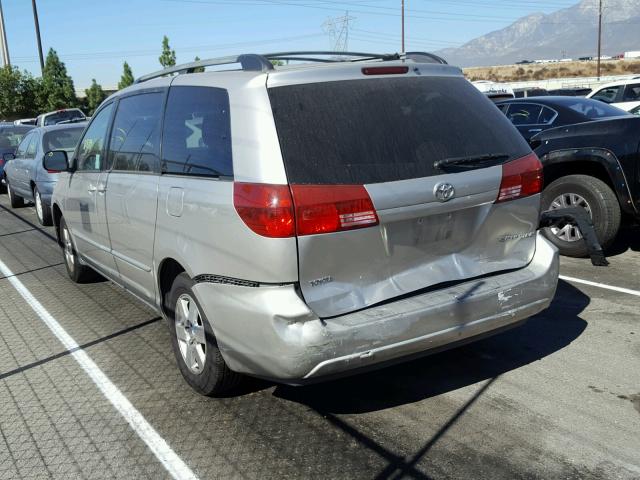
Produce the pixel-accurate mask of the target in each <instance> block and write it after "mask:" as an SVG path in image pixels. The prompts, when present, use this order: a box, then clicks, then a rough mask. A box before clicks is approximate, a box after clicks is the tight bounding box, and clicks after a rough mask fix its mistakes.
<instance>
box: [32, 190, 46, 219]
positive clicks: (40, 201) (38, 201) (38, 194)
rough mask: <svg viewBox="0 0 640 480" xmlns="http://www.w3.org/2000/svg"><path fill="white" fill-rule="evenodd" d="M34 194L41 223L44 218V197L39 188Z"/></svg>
mask: <svg viewBox="0 0 640 480" xmlns="http://www.w3.org/2000/svg"><path fill="white" fill-rule="evenodd" d="M34 196H35V204H36V215H38V220H40V223H42V222H43V219H44V215H43V210H42V198H41V197H40V192H39V191H38V189H37V188H36V193H35V195H34Z"/></svg>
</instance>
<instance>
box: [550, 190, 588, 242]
mask: <svg viewBox="0 0 640 480" xmlns="http://www.w3.org/2000/svg"><path fill="white" fill-rule="evenodd" d="M570 207H580V208H582V209H584V210H586V211H587V213H588V214H589V216H590V217H591V218H593V214H592V213H591V205H589V202H587V200H586V199H585V198H584V197H583V196H582V195H578V194H577V193H570V192H568V193H563V194H561V195H558V196H557V197H556V198H554V199H553V202H551V208H550V209H551V210H558V209H560V208H570ZM551 233H553V234H554V235H555V236H556V237H558V238H559V239H560V240H563V241H565V242H577V241H578V240H581V239H582V233H581V232H580V229H579V228H578V227H577V226H576V225H569V224H567V225H565V226H564V227H562V228H557V227H552V228H551Z"/></svg>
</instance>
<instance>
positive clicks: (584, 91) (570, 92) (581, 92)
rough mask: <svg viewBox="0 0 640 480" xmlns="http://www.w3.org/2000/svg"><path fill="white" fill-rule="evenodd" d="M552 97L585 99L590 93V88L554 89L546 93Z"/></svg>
mask: <svg viewBox="0 0 640 480" xmlns="http://www.w3.org/2000/svg"><path fill="white" fill-rule="evenodd" d="M548 93H549V95H552V96H564V97H586V96H587V95H589V94H590V93H591V89H590V88H582V87H575V88H556V89H553V90H549V91H548Z"/></svg>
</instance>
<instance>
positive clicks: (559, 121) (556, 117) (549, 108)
mask: <svg viewBox="0 0 640 480" xmlns="http://www.w3.org/2000/svg"><path fill="white" fill-rule="evenodd" d="M496 105H497V106H498V108H499V109H500V110H501V111H502V113H504V114H505V115H506V116H507V118H508V119H509V120H511V122H512V123H513V124H514V125H515V126H516V128H517V129H518V131H519V132H520V133H521V134H522V136H523V137H524V138H525V139H526V140H527V141H528V140H529V139H530V138H531V137H533V136H534V135H537V134H538V133H540V132H542V131H543V130H548V129H550V128H555V127H560V126H563V125H572V124H574V123H583V122H591V121H594V120H601V119H603V118H611V117H620V116H628V115H629V113H628V112H625V111H624V110H621V109H619V108H617V107H613V106H611V105H607V104H604V103H602V102H599V101H597V100H591V99H587V98H576V97H550V96H549V97H532V98H527V99H526V101H525V100H520V99H513V100H503V101H501V102H497V103H496Z"/></svg>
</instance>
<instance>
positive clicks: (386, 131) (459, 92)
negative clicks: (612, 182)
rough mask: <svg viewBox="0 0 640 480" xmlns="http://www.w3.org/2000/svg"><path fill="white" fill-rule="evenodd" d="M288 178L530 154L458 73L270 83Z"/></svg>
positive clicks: (401, 176)
mask: <svg viewBox="0 0 640 480" xmlns="http://www.w3.org/2000/svg"><path fill="white" fill-rule="evenodd" d="M269 97H270V99H271V105H272V108H273V114H274V118H275V121H276V127H277V131H278V137H279V139H280V145H281V148H282V155H283V157H284V162H285V167H286V171H287V176H288V177H289V181H290V182H291V183H298V184H300V183H316V184H367V183H380V182H391V181H395V180H405V179H411V178H420V177H429V176H433V175H441V174H442V173H444V172H443V171H442V170H440V169H438V168H436V167H435V166H434V163H435V162H437V161H438V160H443V159H445V158H451V157H477V156H484V155H491V154H506V155H507V159H509V158H511V159H514V158H518V157H522V156H524V155H526V154H527V153H528V152H530V148H529V146H528V145H527V143H526V142H525V141H524V139H523V138H522V137H521V136H520V135H519V134H518V133H517V132H516V131H515V129H514V127H513V126H512V125H511V123H510V122H509V121H508V120H507V119H506V117H505V116H504V115H503V114H502V113H501V112H500V110H498V109H497V108H495V106H493V105H492V104H491V103H490V102H489V101H488V100H487V99H486V98H485V97H484V96H483V95H482V94H481V93H480V92H479V91H478V90H477V89H476V88H475V87H473V86H472V85H471V83H469V82H467V81H466V80H465V79H464V78H461V77H460V78H457V77H453V78H452V77H409V78H406V77H405V78H381V79H375V80H371V79H367V80H349V81H335V82H326V83H312V84H302V85H291V86H283V87H273V88H271V89H269Z"/></svg>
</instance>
